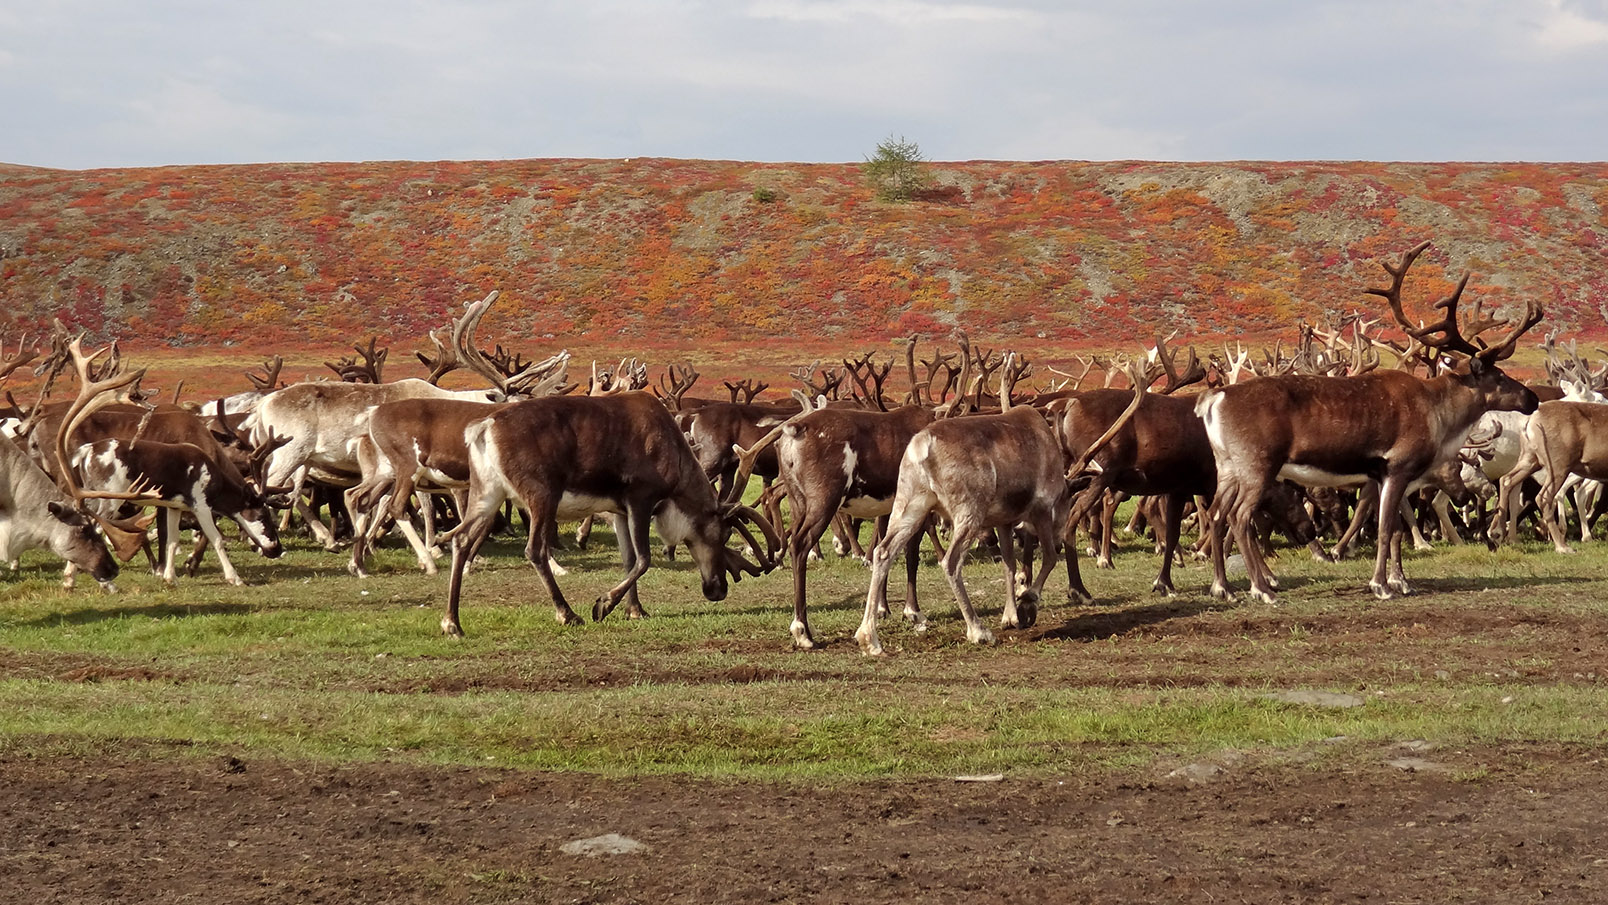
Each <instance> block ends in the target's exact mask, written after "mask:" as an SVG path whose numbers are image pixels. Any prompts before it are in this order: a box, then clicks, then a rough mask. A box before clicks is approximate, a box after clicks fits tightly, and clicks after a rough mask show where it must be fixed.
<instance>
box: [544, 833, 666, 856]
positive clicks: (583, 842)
mask: <svg viewBox="0 0 1608 905" xmlns="http://www.w3.org/2000/svg"><path fill="white" fill-rule="evenodd" d="M647 850H648V847H647V846H646V845H643V844H642V843H640V842H638V841H636V840H635V839H629V838H627V837H625V836H621V835H620V834H619V833H604V834H603V835H601V836H593V837H592V838H590V839H577V840H575V841H574V842H566V843H564V844H563V845H562V846H560V847H559V851H561V852H563V853H564V854H566V855H581V856H583V857H587V858H596V857H598V856H599V855H639V854H641V853H643V852H645V851H647Z"/></svg>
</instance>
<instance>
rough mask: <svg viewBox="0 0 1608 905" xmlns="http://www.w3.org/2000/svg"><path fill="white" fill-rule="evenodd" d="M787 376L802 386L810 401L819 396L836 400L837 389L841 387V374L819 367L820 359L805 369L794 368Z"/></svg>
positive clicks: (840, 372)
mask: <svg viewBox="0 0 1608 905" xmlns="http://www.w3.org/2000/svg"><path fill="white" fill-rule="evenodd" d="M788 376H789V377H792V378H793V379H794V380H797V381H798V382H799V383H801V384H803V386H804V389H805V390H807V391H809V394H810V398H811V399H816V398H819V397H821V396H825V397H826V398H828V399H836V398H838V388H839V387H841V386H842V385H843V372H842V371H841V370H839V369H837V368H823V367H821V362H820V359H816V360H815V361H813V362H811V363H810V366H809V367H807V368H803V367H801V368H795V369H794V370H792V371H790V372H789V373H788Z"/></svg>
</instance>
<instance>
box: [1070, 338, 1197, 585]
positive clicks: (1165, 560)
mask: <svg viewBox="0 0 1608 905" xmlns="http://www.w3.org/2000/svg"><path fill="white" fill-rule="evenodd" d="M1176 356H1177V353H1176V352H1174V353H1171V354H1169V353H1168V351H1167V347H1166V342H1165V340H1163V339H1162V338H1161V337H1160V336H1157V337H1156V356H1155V361H1153V362H1150V363H1149V364H1148V365H1147V366H1146V367H1145V368H1144V370H1143V372H1142V375H1141V377H1140V379H1142V380H1144V381H1145V384H1146V385H1147V386H1148V385H1149V384H1150V383H1151V382H1153V381H1155V380H1156V379H1157V378H1158V377H1160V376H1162V374H1165V375H1166V376H1167V384H1166V386H1164V387H1163V388H1162V389H1161V390H1159V391H1158V392H1157V393H1153V394H1148V395H1146V396H1145V397H1144V398H1143V401H1142V402H1141V403H1140V405H1139V408H1138V410H1137V411H1135V412H1133V413H1132V415H1131V420H1130V422H1129V423H1128V425H1127V426H1126V427H1124V428H1123V429H1122V430H1120V431H1118V432H1117V433H1116V434H1115V435H1114V436H1112V437H1111V438H1110V439H1109V441H1108V442H1107V443H1106V445H1105V446H1104V448H1103V449H1101V450H1099V452H1098V454H1097V455H1095V456H1094V457H1093V458H1092V459H1091V460H1090V461H1091V462H1092V463H1093V464H1094V466H1095V467H1094V468H1093V477H1092V478H1091V480H1090V482H1089V486H1088V487H1087V488H1085V489H1084V490H1082V491H1081V492H1080V493H1079V494H1078V496H1077V499H1076V501H1075V502H1074V503H1073V505H1072V510H1071V514H1070V516H1069V517H1068V519H1067V521H1066V532H1065V536H1064V541H1065V546H1066V553H1065V555H1066V575H1067V583H1068V586H1069V589H1070V593H1071V595H1072V596H1073V598H1075V599H1076V600H1078V601H1079V602H1082V603H1087V602H1089V601H1090V600H1091V599H1093V598H1092V597H1091V596H1090V594H1089V590H1088V588H1086V587H1085V586H1084V584H1083V576H1082V575H1081V574H1080V573H1079V570H1078V554H1077V547H1076V540H1077V526H1078V524H1079V523H1080V522H1081V521H1082V519H1083V517H1084V516H1085V515H1086V514H1088V513H1089V512H1091V511H1092V510H1093V508H1094V507H1095V506H1096V505H1098V504H1099V503H1100V501H1101V499H1102V498H1103V497H1104V496H1105V495H1106V494H1107V492H1108V491H1116V492H1119V493H1127V494H1133V495H1137V496H1151V495H1159V496H1162V497H1163V498H1164V501H1165V505H1164V510H1165V517H1164V520H1163V522H1162V525H1161V531H1159V532H1158V536H1159V537H1160V539H1161V546H1162V560H1161V574H1160V575H1159V576H1157V578H1156V581H1155V584H1154V585H1153V586H1152V587H1153V589H1154V590H1155V591H1156V592H1157V593H1161V594H1169V595H1170V594H1173V593H1176V590H1177V589H1176V588H1175V587H1174V586H1173V582H1172V563H1173V558H1174V557H1175V556H1176V554H1177V550H1178V531H1179V524H1180V522H1181V521H1182V520H1183V511H1184V505H1185V504H1186V503H1188V502H1189V500H1190V499H1191V498H1193V497H1210V496H1211V494H1212V492H1213V491H1214V490H1215V489H1216V484H1217V474H1216V466H1215V463H1214V462H1213V459H1212V448H1211V444H1210V443H1209V442H1208V441H1207V439H1206V428H1205V425H1203V424H1202V423H1201V420H1200V419H1199V418H1198V417H1196V416H1195V400H1194V399H1190V398H1183V397H1175V396H1173V395H1172V394H1173V393H1174V392H1176V391H1177V390H1179V389H1182V388H1183V387H1185V386H1189V385H1190V384H1193V383H1197V382H1199V381H1200V380H1201V379H1203V378H1204V377H1205V376H1206V370H1205V368H1204V367H1202V366H1201V364H1200V361H1199V359H1198V357H1197V356H1196V355H1195V353H1194V350H1193V349H1191V350H1190V356H1189V359H1188V361H1187V362H1186V363H1185V365H1184V367H1183V368H1182V369H1179V368H1178V367H1177V365H1176ZM1132 398H1133V391H1132V390H1113V389H1101V390H1089V391H1086V392H1082V393H1078V394H1076V395H1073V396H1069V397H1066V398H1065V399H1062V400H1057V401H1055V402H1052V403H1051V405H1050V406H1049V411H1050V413H1051V422H1052V423H1053V424H1054V425H1055V428H1056V433H1057V436H1058V438H1059V440H1060V442H1061V446H1062V449H1063V450H1064V451H1065V452H1066V454H1067V455H1068V456H1069V457H1072V456H1078V455H1082V454H1083V453H1084V452H1085V451H1086V450H1087V449H1088V448H1089V447H1090V446H1091V445H1093V443H1094V441H1095V440H1096V439H1097V438H1098V437H1100V436H1102V435H1103V434H1104V433H1105V432H1106V431H1108V430H1109V429H1110V427H1111V425H1113V424H1114V423H1116V421H1117V419H1118V418H1120V417H1122V413H1123V412H1124V411H1125V410H1126V409H1125V407H1126V406H1127V405H1128V404H1129V402H1130V401H1131V400H1132ZM1104 534H1105V540H1106V541H1107V542H1109V539H1110V536H1111V525H1110V522H1109V521H1106V522H1105V530H1104Z"/></svg>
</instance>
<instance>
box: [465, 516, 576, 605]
mask: <svg viewBox="0 0 1608 905" xmlns="http://www.w3.org/2000/svg"><path fill="white" fill-rule="evenodd" d="M500 508H501V507H500V506H499V509H500ZM525 516H526V521H525V529H526V533H525V559H527V560H529V561H530V564H531V565H532V566H534V567H535V568H536V574H537V575H539V576H541V579H542V584H544V585H546V587H547V595H548V596H549V597H551V598H552V600H553V618H554V619H557V620H558V621H559V624H561V625H581V624H582V623H583V621H584V620H582V619H581V617H580V616H578V615H576V613H575V611H574V610H572V609H570V605H569V601H567V600H565V599H564V592H563V591H561V590H559V587H558V581H557V579H556V578H554V576H553V573H554V570H553V550H552V545H551V538H552V535H553V530H552V526H553V525H554V523H555V522H556V521H557V518H558V501H557V500H554V499H549V498H548V497H547V495H546V494H545V493H540V494H532V495H531V497H530V498H528V499H527V500H526V503H525ZM495 517H496V516H495V514H494V513H493V514H488V516H487V521H488V523H489V522H491V521H493V520H494V519H495ZM487 532H488V533H489V532H490V529H489V528H488V529H487ZM478 546H479V545H478V544H477V545H476V548H477V549H476V551H475V552H477V553H478V552H479V549H478Z"/></svg>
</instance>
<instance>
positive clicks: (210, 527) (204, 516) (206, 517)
mask: <svg viewBox="0 0 1608 905" xmlns="http://www.w3.org/2000/svg"><path fill="white" fill-rule="evenodd" d="M193 511H194V513H195V520H196V522H197V523H198V524H199V525H200V526H201V534H202V535H204V536H205V537H206V539H207V540H208V541H211V543H212V546H213V547H215V548H217V551H218V565H219V566H221V567H222V568H223V580H224V581H227V582H228V583H230V584H232V585H234V586H235V587H237V588H238V587H240V586H241V585H244V584H245V582H244V581H242V580H241V579H240V574H239V573H238V572H236V571H235V567H234V563H232V562H230V561H229V554H228V553H226V552H224V549H223V535H222V534H221V533H220V532H219V531H218V523H217V521H216V520H215V519H213V517H212V509H211V508H210V507H209V506H207V504H206V503H203V502H202V501H200V500H196V501H195V507H194V509H193Z"/></svg>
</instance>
